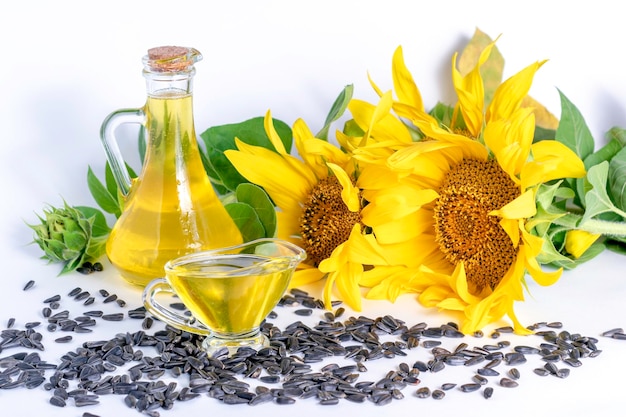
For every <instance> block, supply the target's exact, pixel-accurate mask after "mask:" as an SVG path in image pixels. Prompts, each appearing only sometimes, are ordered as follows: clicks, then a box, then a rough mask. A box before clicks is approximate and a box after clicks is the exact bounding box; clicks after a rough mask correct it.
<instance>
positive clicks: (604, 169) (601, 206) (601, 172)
mask: <svg viewBox="0 0 626 417" xmlns="http://www.w3.org/2000/svg"><path fill="white" fill-rule="evenodd" d="M608 172H609V163H608V162H607V161H604V162H601V163H600V164H598V165H595V166H593V167H591V168H590V169H589V171H587V180H588V181H589V184H590V185H591V187H592V188H591V189H590V190H589V191H587V193H586V194H585V207H586V210H585V214H584V215H583V218H582V220H581V221H580V224H581V225H582V224H584V223H585V221H587V220H589V219H591V218H592V217H594V216H597V215H599V214H602V213H607V212H611V211H613V212H616V213H617V214H619V215H621V216H625V214H626V213H624V212H622V211H621V210H619V209H618V208H617V207H615V205H614V204H613V202H612V201H611V199H610V198H609V195H608V193H607V188H606V187H607V179H608Z"/></svg>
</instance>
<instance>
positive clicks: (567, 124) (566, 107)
mask: <svg viewBox="0 0 626 417" xmlns="http://www.w3.org/2000/svg"><path fill="white" fill-rule="evenodd" d="M559 95H560V96H561V120H560V122H559V127H558V128H557V130H556V136H555V139H556V140H557V141H559V142H561V143H562V144H564V145H565V146H567V147H568V148H570V149H571V150H572V151H574V152H575V153H576V155H578V156H579V157H580V159H583V160H584V159H585V158H586V157H587V156H588V155H589V154H591V153H592V152H593V148H594V146H595V144H594V140H593V136H592V135H591V131H590V130H589V127H588V126H587V123H586V122H585V119H584V118H583V116H582V114H581V113H580V111H579V110H578V109H577V108H576V106H574V104H572V102H570V101H569V100H568V98H567V97H565V95H564V94H563V93H562V92H561V91H560V90H559Z"/></svg>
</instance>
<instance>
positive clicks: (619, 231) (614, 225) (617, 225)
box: [554, 212, 626, 237]
mask: <svg viewBox="0 0 626 417" xmlns="http://www.w3.org/2000/svg"><path fill="white" fill-rule="evenodd" d="M582 217H583V216H582V215H580V214H575V213H571V212H570V213H567V214H566V215H564V216H562V217H561V218H559V219H557V220H556V221H555V222H554V223H556V224H558V225H560V226H566V227H570V228H571V225H572V224H578V222H579V221H580V220H581V219H582ZM574 229H577V230H584V231H585V232H589V233H594V234H598V235H604V236H620V237H626V223H625V222H614V221H609V220H599V219H589V220H587V221H585V222H584V223H583V224H580V225H578V226H576V227H574Z"/></svg>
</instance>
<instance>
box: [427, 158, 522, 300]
mask: <svg viewBox="0 0 626 417" xmlns="http://www.w3.org/2000/svg"><path fill="white" fill-rule="evenodd" d="M519 195H520V190H519V187H518V186H517V185H516V184H515V183H514V182H513V180H511V178H510V177H509V176H508V174H507V173H506V172H504V170H503V169H502V168H501V167H500V165H498V163H497V162H496V161H494V160H490V161H479V160H474V159H466V160H463V161H462V162H461V163H460V164H458V165H457V166H455V167H453V168H452V169H451V170H450V171H449V172H448V174H447V175H446V177H445V179H444V181H443V184H442V185H441V189H440V190H439V198H438V199H437V201H436V202H435V210H434V222H435V230H436V241H437V243H438V244H439V248H440V249H441V251H442V252H443V253H444V255H445V257H446V259H447V260H448V261H450V262H451V263H452V264H454V265H456V264H457V263H458V262H461V261H462V262H463V263H464V266H465V273H466V276H467V282H468V285H469V290H470V292H472V293H473V294H475V295H478V294H480V293H481V292H482V291H483V290H485V289H486V288H490V289H492V290H493V289H494V288H495V287H496V285H498V283H499V282H500V280H501V279H502V278H503V277H504V275H505V274H506V272H507V271H508V269H509V268H510V266H511V265H512V264H513V262H514V261H515V259H516V256H517V248H516V246H517V245H514V244H513V242H512V241H511V238H510V237H509V236H508V235H507V233H506V231H505V230H504V229H503V228H502V227H501V226H500V224H499V222H500V218H499V217H497V216H490V215H489V212H491V211H492V210H497V209H500V208H502V207H503V206H505V205H506V204H508V203H510V202H511V201H513V200H514V199H515V198H517V197H519Z"/></svg>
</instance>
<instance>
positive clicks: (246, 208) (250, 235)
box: [224, 203, 265, 242]
mask: <svg viewBox="0 0 626 417" xmlns="http://www.w3.org/2000/svg"><path fill="white" fill-rule="evenodd" d="M224 207H225V208H226V211H227V212H228V214H229V215H230V217H232V219H233V221H234V222H235V224H236V225H237V227H238V228H239V231H240V232H241V236H242V238H243V240H244V242H249V241H251V240H254V239H260V238H262V237H265V228H264V227H263V225H262V224H261V220H259V216H257V214H256V212H255V211H254V209H253V208H252V207H251V206H250V205H248V204H246V203H230V204H226V205H225V206H224Z"/></svg>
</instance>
